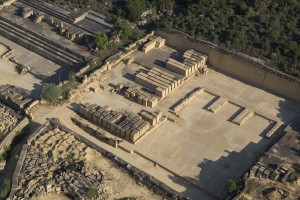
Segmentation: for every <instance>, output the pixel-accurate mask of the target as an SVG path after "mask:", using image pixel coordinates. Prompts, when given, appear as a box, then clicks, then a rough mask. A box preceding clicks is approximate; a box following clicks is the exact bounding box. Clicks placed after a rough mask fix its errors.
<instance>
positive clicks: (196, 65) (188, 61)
mask: <svg viewBox="0 0 300 200" xmlns="http://www.w3.org/2000/svg"><path fill="white" fill-rule="evenodd" d="M206 61H207V56H206V55H204V54H201V53H199V52H197V51H195V50H192V49H190V50H188V51H186V52H185V53H184V54H183V56H182V61H178V60H175V59H172V58H169V59H168V60H167V62H166V68H167V69H168V70H170V71H172V72H175V73H177V74H180V75H183V76H185V77H187V76H189V75H191V74H194V73H195V72H196V71H198V70H199V69H201V68H204V67H206Z"/></svg>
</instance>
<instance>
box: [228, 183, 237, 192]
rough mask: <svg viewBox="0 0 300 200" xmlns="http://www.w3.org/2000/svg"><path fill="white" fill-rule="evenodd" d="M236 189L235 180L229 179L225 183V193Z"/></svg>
mask: <svg viewBox="0 0 300 200" xmlns="http://www.w3.org/2000/svg"><path fill="white" fill-rule="evenodd" d="M236 189H237V184H236V181H235V180H229V181H228V182H227V183H226V193H227V194H231V193H233V192H234V191H236Z"/></svg>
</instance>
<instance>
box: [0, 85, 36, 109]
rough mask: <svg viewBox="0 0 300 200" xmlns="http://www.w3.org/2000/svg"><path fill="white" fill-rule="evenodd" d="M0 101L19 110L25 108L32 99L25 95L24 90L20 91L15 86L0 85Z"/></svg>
mask: <svg viewBox="0 0 300 200" xmlns="http://www.w3.org/2000/svg"><path fill="white" fill-rule="evenodd" d="M0 101H1V102H3V103H4V104H6V105H7V106H9V107H11V108H13V109H15V110H17V111H20V110H22V109H25V108H26V107H27V106H28V105H29V104H30V103H31V102H32V99H31V98H29V97H28V96H27V94H26V93H25V91H23V92H20V91H19V90H17V88H16V87H15V86H12V85H0Z"/></svg>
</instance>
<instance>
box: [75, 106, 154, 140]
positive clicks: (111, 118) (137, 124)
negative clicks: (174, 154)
mask: <svg viewBox="0 0 300 200" xmlns="http://www.w3.org/2000/svg"><path fill="white" fill-rule="evenodd" d="M80 114H81V115H82V116H83V117H85V118H86V119H88V120H89V121H92V122H93V123H95V124H99V125H101V126H104V127H105V128H107V129H108V130H110V131H112V132H113V133H114V134H116V135H118V136H120V137H121V138H124V139H126V140H128V141H130V142H135V141H136V140H137V139H138V138H140V137H141V136H142V135H144V133H145V132H146V131H147V130H148V129H149V128H150V123H149V122H148V121H146V120H144V119H142V117H141V116H140V115H136V114H133V113H128V112H117V111H112V110H111V108H110V107H109V106H103V107H100V106H98V105H95V104H92V105H90V104H85V105H81V106H80Z"/></svg>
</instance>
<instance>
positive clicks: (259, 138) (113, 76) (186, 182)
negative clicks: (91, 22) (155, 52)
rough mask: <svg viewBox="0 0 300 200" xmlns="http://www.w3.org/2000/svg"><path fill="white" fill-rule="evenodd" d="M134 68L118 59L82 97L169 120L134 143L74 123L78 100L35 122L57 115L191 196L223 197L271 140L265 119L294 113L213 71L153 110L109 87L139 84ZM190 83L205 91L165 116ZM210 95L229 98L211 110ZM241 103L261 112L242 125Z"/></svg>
mask: <svg viewBox="0 0 300 200" xmlns="http://www.w3.org/2000/svg"><path fill="white" fill-rule="evenodd" d="M164 48H166V49H165V50H164V49H163V50H164V51H166V50H168V47H164ZM141 68H142V67H141V65H139V64H136V63H135V64H131V65H130V66H126V65H125V64H124V63H120V64H119V65H117V66H115V67H114V68H113V69H112V70H111V71H110V72H109V73H105V74H103V79H105V81H103V82H101V85H106V84H107V85H106V88H105V89H104V90H100V92H98V93H89V94H87V95H86V96H85V97H83V100H82V101H81V102H82V103H84V102H89V103H96V104H98V105H102V106H103V105H109V106H111V107H112V109H113V110H127V111H131V112H135V113H137V112H139V111H141V110H143V109H144V110H149V111H154V110H157V109H160V110H162V111H163V114H164V115H166V116H168V117H169V118H173V119H174V120H175V121H176V122H171V121H169V120H167V121H165V122H164V123H163V124H162V125H160V126H159V127H157V128H156V129H155V130H154V131H152V132H151V133H149V134H148V135H147V136H146V137H144V138H142V139H141V140H140V141H138V142H137V143H136V144H135V145H133V144H131V143H128V142H126V141H124V142H122V143H121V148H122V149H123V150H122V149H121V148H117V149H115V148H112V147H110V146H108V145H106V144H103V143H102V142H99V141H98V140H97V139H95V138H93V137H92V136H90V135H88V134H87V133H85V132H84V131H82V130H81V129H80V128H78V127H77V126H75V125H74V124H73V123H72V122H71V120H70V116H74V115H76V114H75V113H74V112H73V111H74V110H78V107H79V104H78V103H79V102H78V103H71V104H66V105H63V106H62V107H60V108H56V109H53V108H42V109H39V110H37V111H36V113H35V115H36V116H38V118H37V119H36V120H37V122H38V123H43V121H44V120H45V119H46V118H50V117H57V118H59V119H60V121H61V122H62V123H63V124H64V125H66V126H67V127H69V128H71V129H73V130H74V131H77V132H78V133H80V134H82V135H84V136H85V137H86V138H88V139H90V140H91V141H93V142H94V143H96V144H98V145H99V146H101V147H103V148H105V149H107V150H109V151H111V152H113V153H115V154H116V155H117V156H120V157H121V158H123V159H125V160H126V161H128V162H129V163H131V164H133V165H135V166H137V167H138V168H141V169H142V170H144V171H146V172H147V173H149V174H151V175H152V176H154V177H156V178H157V179H159V180H161V181H163V182H164V183H166V184H167V185H169V186H170V187H172V188H174V189H175V190H177V191H179V192H182V193H183V194H185V195H187V196H190V197H191V198H192V199H222V198H223V197H224V186H225V184H226V182H227V180H228V179H232V178H238V177H241V176H242V175H243V174H244V173H245V172H246V171H247V170H248V169H249V168H250V167H251V166H252V165H253V164H254V163H255V162H256V161H257V159H258V158H259V157H260V155H261V154H263V153H264V152H265V151H266V150H267V149H268V148H270V146H271V145H272V144H273V143H274V142H275V140H276V139H277V137H276V136H277V134H275V135H274V136H273V137H271V138H270V139H267V138H265V137H264V136H265V134H266V133H267V132H268V131H269V130H270V127H272V126H270V120H268V119H266V118H269V119H272V120H274V121H278V122H282V123H285V124H289V123H291V122H293V121H294V120H295V119H299V118H300V105H299V104H297V103H295V102H292V101H289V100H286V99H284V98H282V97H278V96H276V95H273V94H270V93H268V92H266V91H264V90H261V89H258V88H256V87H253V86H251V85H247V84H245V83H243V82H241V81H238V80H236V79H233V78H231V77H228V76H226V75H224V74H222V73H219V72H218V71H214V70H213V69H211V70H210V72H209V73H208V74H207V75H205V76H204V75H202V76H199V77H197V76H196V77H194V78H193V79H191V80H190V81H188V82H187V83H185V84H184V85H183V86H181V87H180V88H178V89H177V90H176V91H175V92H173V93H171V94H170V95H169V96H167V97H166V98H165V99H164V100H162V101H161V102H159V104H158V105H157V106H156V107H155V108H152V109H151V108H145V107H144V106H141V105H138V104H136V103H135V102H132V101H130V100H127V99H125V98H124V97H123V96H121V95H119V94H116V93H112V92H110V90H111V89H112V88H113V87H114V86H115V85H116V84H118V83H123V84H124V85H126V86H131V87H133V86H136V87H138V85H137V84H135V83H134V82H133V81H132V79H131V78H130V77H132V74H134V73H135V72H136V70H139V69H141ZM196 87H205V88H206V90H207V91H209V92H203V93H201V94H200V95H198V96H197V97H196V99H194V100H193V101H192V102H190V103H189V104H188V105H186V106H185V107H184V108H183V109H181V110H180V111H179V115H180V118H178V117H176V116H175V115H173V114H171V113H170V112H169V108H170V107H171V106H172V105H174V104H175V103H176V102H177V101H178V100H179V99H180V98H182V97H184V96H185V95H186V94H187V93H188V92H190V91H191V90H193V89H194V88H196ZM217 96H222V97H226V98H227V99H229V100H230V102H233V103H227V104H225V105H224V106H223V107H222V108H221V109H220V110H219V111H218V112H217V113H215V114H213V113H211V112H209V111H207V110H206V108H207V105H209V104H211V103H212V102H213V101H214V100H215V99H216V97H217ZM243 107H246V108H249V109H252V110H254V111H255V112H257V113H259V114H260V115H262V116H265V117H266V118H264V117H261V116H260V115H254V116H253V117H252V118H250V119H249V120H247V122H245V124H243V125H242V126H238V125H236V124H233V123H232V122H231V120H232V118H233V116H235V115H236V113H239V112H240V110H241V109H242V108H243ZM62 110H63V111H62ZM293 124H294V123H293ZM124 150H125V151H124ZM154 164H157V165H154Z"/></svg>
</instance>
